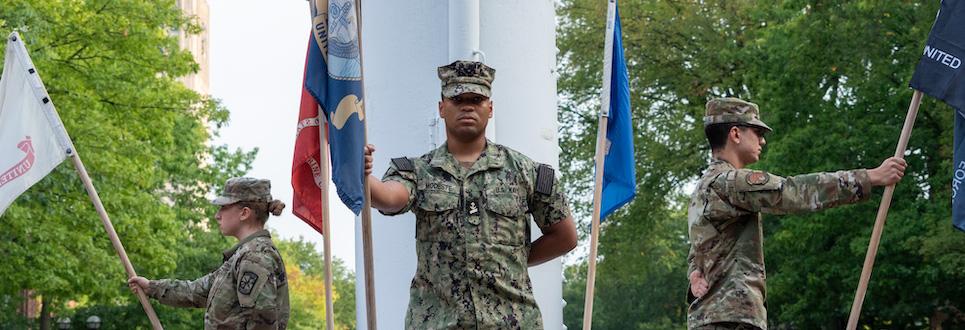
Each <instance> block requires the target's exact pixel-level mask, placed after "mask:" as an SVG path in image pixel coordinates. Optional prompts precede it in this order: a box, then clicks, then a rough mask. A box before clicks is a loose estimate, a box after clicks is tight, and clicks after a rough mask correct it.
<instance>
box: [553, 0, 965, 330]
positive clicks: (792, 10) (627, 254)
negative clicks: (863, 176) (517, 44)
mask: <svg viewBox="0 0 965 330" xmlns="http://www.w3.org/2000/svg"><path fill="white" fill-rule="evenodd" d="M619 5H620V13H621V16H622V17H621V18H622V24H623V33H624V35H623V40H624V47H625V56H626V59H627V63H628V67H629V71H630V74H629V75H630V89H631V98H632V100H631V103H632V105H633V114H632V116H633V118H634V130H635V132H636V137H635V141H634V142H635V144H636V163H637V164H636V165H637V173H638V178H637V181H638V182H637V192H638V197H637V198H636V199H635V200H634V202H633V203H632V204H631V205H630V206H628V207H627V208H625V209H624V210H623V211H622V212H620V213H618V214H616V215H615V216H611V217H610V218H609V219H607V220H606V221H605V223H604V226H603V230H602V232H601V237H600V255H601V256H600V263H599V265H598V277H597V278H598V281H597V283H596V286H597V289H596V297H595V303H594V317H593V321H594V325H595V326H596V327H600V328H606V329H646V328H682V327H684V326H685V324H686V308H687V306H686V303H685V299H684V298H685V293H686V288H687V282H686V274H685V272H686V254H687V249H688V246H689V245H688V243H687V241H686V240H687V232H686V230H687V228H686V226H687V225H686V209H685V208H684V207H683V206H685V205H686V203H687V202H688V198H689V197H688V195H689V193H690V190H691V189H693V186H692V183H693V182H694V180H695V179H696V178H697V177H698V176H699V174H700V172H701V171H702V170H703V168H704V167H705V166H706V164H707V161H708V159H709V151H708V147H707V143H706V142H705V139H704V137H703V122H702V116H703V111H704V103H705V102H706V101H707V100H708V99H710V98H713V97H723V96H734V97H740V98H743V99H746V100H749V101H752V102H755V103H757V104H758V105H760V107H761V111H762V118H763V120H764V121H765V122H767V123H768V124H769V125H770V126H772V127H773V128H774V133H773V134H771V135H769V136H768V137H767V142H768V144H767V147H766V150H765V153H764V156H763V159H762V160H761V161H760V162H759V163H758V164H755V166H753V167H754V168H758V169H764V170H767V171H770V172H773V173H776V174H779V175H794V174H801V173H808V172H815V171H833V170H839V169H851V168H871V167H875V166H877V165H878V164H879V163H880V162H881V160H883V159H884V158H887V157H889V156H891V155H893V153H894V149H893V148H894V146H895V144H896V142H897V137H898V134H899V132H900V130H901V125H902V122H903V121H904V117H905V112H906V109H907V106H908V103H909V100H910V99H911V94H912V91H911V90H909V88H908V81H909V80H910V78H911V74H912V72H913V70H914V67H915V65H916V64H917V62H918V59H919V57H920V56H921V49H922V48H923V45H924V40H925V39H926V37H927V34H928V31H929V30H930V27H931V23H932V22H933V20H934V17H935V13H936V12H937V9H938V2H937V1H889V2H887V3H886V4H882V3H879V2H875V1H779V2H766V1H645V0H624V1H620V3H619ZM605 6H606V3H605V2H604V1H590V0H564V1H562V4H561V6H560V7H559V11H558V13H559V16H560V25H559V28H558V41H557V44H558V47H559V48H560V56H559V62H560V68H559V71H560V73H561V77H560V81H559V88H560V93H561V99H562V102H561V114H560V117H561V118H560V120H561V122H562V124H563V134H562V135H563V136H562V139H561V143H562V144H563V149H564V150H567V151H569V152H567V153H564V154H563V155H562V164H563V166H562V167H563V170H564V171H565V172H566V174H567V175H566V177H567V178H568V179H567V181H566V184H567V186H568V188H569V190H570V192H571V193H573V194H576V195H579V196H586V195H588V194H589V188H590V187H591V184H592V183H591V182H590V181H589V180H590V179H589V178H591V175H590V174H591V172H592V161H591V160H592V156H593V152H594V150H593V143H594V141H595V138H596V120H597V118H596V113H597V109H598V107H599V101H598V96H597V95H599V91H600V85H601V84H600V77H601V69H602V60H601V59H602V49H603V35H604V32H603V28H604V19H605V15H606V7H605ZM951 116H952V111H951V109H950V108H949V107H948V106H947V105H945V104H943V103H941V102H938V101H935V100H933V99H931V98H928V97H926V100H925V101H924V102H923V104H922V106H921V110H920V113H919V116H918V121H917V123H916V126H915V129H914V132H913V135H912V138H911V141H910V144H909V151H908V152H907V153H906V155H905V157H906V159H907V160H908V161H909V164H910V168H909V170H908V172H906V176H905V179H904V180H903V181H902V182H901V184H899V185H898V188H897V191H896V193H895V200H894V202H893V203H892V206H891V211H890V213H889V217H888V225H887V226H886V228H885V232H884V235H883V239H882V242H881V246H880V249H879V252H878V257H877V260H876V264H875V268H874V273H873V274H874V275H873V277H872V280H871V285H870V288H869V291H868V295H867V298H866V299H865V302H864V308H863V311H862V317H861V323H862V324H864V325H866V326H870V327H872V328H875V329H878V328H926V327H928V326H929V324H930V323H933V324H932V325H935V324H934V323H936V322H938V321H937V320H938V319H941V318H947V320H946V321H945V323H944V326H946V327H949V326H955V325H957V326H963V324H965V316H963V314H962V313H961V312H960V311H961V310H962V309H963V308H965V299H963V298H962V297H965V292H963V287H962V286H960V285H956V284H954V283H961V282H962V281H965V273H963V272H961V269H965V267H963V266H965V265H963V261H962V260H965V235H962V234H961V233H959V232H955V231H954V230H953V229H952V227H951V226H950V207H949V202H948V201H949V199H950V195H951V188H950V184H949V182H950V179H951V173H952V166H951V158H952V146H951V144H952V136H951V134H952V125H951V119H952V117H951ZM880 192H881V190H880V189H878V190H876V192H875V193H876V194H875V195H874V196H872V198H871V202H868V203H863V204H860V205H855V206H849V207H842V208H839V209H834V210H828V211H823V212H820V213H814V214H805V215H796V216H784V217H775V216H765V218H764V221H765V226H764V227H765V245H764V248H765V255H766V261H767V266H768V267H767V268H768V313H769V320H770V322H771V323H772V324H774V325H778V326H790V327H795V328H800V329H839V328H843V327H844V325H845V324H846V321H847V317H848V313H849V311H850V306H851V302H852V299H853V298H854V291H855V289H856V287H857V282H858V276H859V274H860V271H861V265H862V262H863V259H864V256H865V252H866V249H867V247H868V241H869V237H870V232H871V227H872V224H873V222H874V218H875V212H876V209H877V204H878V203H877V201H879V200H880ZM586 208H587V205H582V206H581V207H580V208H578V209H579V210H582V211H584V213H586V212H585V211H586ZM576 267H585V266H576ZM580 272H583V273H585V271H575V270H572V271H571V270H568V273H567V275H568V276H567V281H566V289H565V290H564V292H565V299H566V300H567V302H568V305H567V307H566V315H567V320H566V324H567V326H568V327H569V328H575V327H579V326H580V325H581V324H582V307H583V306H582V301H583V289H582V287H581V286H583V285H585V275H583V276H582V277H581V276H578V274H580ZM571 273H572V275H573V276H572V277H570V276H569V275H571ZM576 309H579V312H576ZM956 311H958V312H956ZM956 313H957V314H956ZM933 318H934V319H935V320H936V321H931V319H933ZM956 318H957V320H956Z"/></svg>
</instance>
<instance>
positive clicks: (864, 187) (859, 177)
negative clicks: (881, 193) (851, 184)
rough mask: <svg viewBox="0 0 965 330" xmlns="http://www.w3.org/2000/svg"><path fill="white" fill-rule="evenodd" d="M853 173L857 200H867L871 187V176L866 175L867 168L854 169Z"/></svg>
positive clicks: (869, 196)
mask: <svg viewBox="0 0 965 330" xmlns="http://www.w3.org/2000/svg"><path fill="white" fill-rule="evenodd" d="M853 174H854V179H855V180H854V181H855V190H857V191H856V195H857V197H858V200H859V201H864V200H868V199H869V198H871V188H872V185H871V177H870V176H868V170H866V169H859V170H854V171H853Z"/></svg>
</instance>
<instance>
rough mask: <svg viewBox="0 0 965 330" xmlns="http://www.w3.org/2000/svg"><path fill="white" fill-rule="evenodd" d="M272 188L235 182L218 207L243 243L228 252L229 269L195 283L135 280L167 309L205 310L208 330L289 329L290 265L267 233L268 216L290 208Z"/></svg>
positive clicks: (227, 229)
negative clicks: (287, 275) (287, 273)
mask: <svg viewBox="0 0 965 330" xmlns="http://www.w3.org/2000/svg"><path fill="white" fill-rule="evenodd" d="M270 190H271V183H270V182H269V181H268V180H259V179H253V178H232V179H229V180H228V182H227V183H225V187H224V192H223V193H222V194H221V196H219V197H218V198H216V199H214V200H213V201H212V203H213V204H215V205H220V206H221V209H219V210H218V213H217V214H216V215H215V218H216V219H217V220H218V225H219V228H220V230H221V233H222V234H223V235H225V236H234V237H236V238H238V240H239V242H238V244H237V245H235V246H234V247H232V248H231V249H228V250H226V251H224V263H223V264H222V265H221V267H219V268H218V269H216V270H215V271H213V272H211V273H209V274H207V275H205V276H203V277H201V278H199V279H196V280H194V281H184V280H167V279H165V280H148V279H145V278H143V277H140V276H138V277H134V278H131V279H130V281H129V283H130V285H131V288H132V289H141V290H144V292H145V293H146V294H147V295H148V296H149V297H151V298H154V299H157V300H158V301H160V302H161V303H162V304H165V305H171V306H177V307H197V308H205V309H206V310H205V313H204V328H205V329H285V328H286V327H287V324H288V314H289V306H288V282H287V278H286V275H285V264H284V262H283V261H282V259H281V255H280V254H279V253H278V249H276V248H275V245H274V244H272V242H271V235H270V234H269V233H268V231H267V230H265V229H264V226H265V221H267V220H268V213H269V212H270V213H272V214H274V215H276V216H277V215H280V214H281V211H282V210H283V209H284V208H285V204H284V203H282V202H281V201H279V200H272V198H271V191H270Z"/></svg>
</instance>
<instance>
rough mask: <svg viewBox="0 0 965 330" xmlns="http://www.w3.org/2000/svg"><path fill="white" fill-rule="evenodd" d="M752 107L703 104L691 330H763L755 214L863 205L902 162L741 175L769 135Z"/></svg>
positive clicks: (693, 213)
mask: <svg viewBox="0 0 965 330" xmlns="http://www.w3.org/2000/svg"><path fill="white" fill-rule="evenodd" d="M759 116H760V114H759V111H758V108H757V105H756V104H754V103H749V102H746V101H743V100H739V99H735V98H721V99H713V100H711V101H709V102H707V113H706V116H705V117H704V130H705V133H706V135H707V140H708V142H710V146H711V150H712V152H713V158H714V159H713V161H712V162H711V163H710V166H709V167H708V168H707V170H706V171H705V172H704V174H703V176H701V178H700V181H699V182H698V184H697V188H696V190H695V191H694V193H693V195H692V197H691V202H690V208H689V211H688V214H687V220H688V222H689V229H690V242H691V248H690V255H689V257H688V263H689V277H690V284H691V285H690V291H689V294H688V300H689V303H690V308H689V311H688V317H687V324H688V327H689V328H690V329H767V313H766V310H765V308H764V305H765V278H766V277H765V274H764V253H763V234H762V231H761V217H760V213H762V212H763V213H770V214H786V213H799V212H810V211H817V210H821V209H826V208H830V207H835V206H839V205H844V204H852V203H857V202H860V201H864V200H867V199H868V197H869V196H870V195H871V187H872V186H887V185H892V184H894V183H896V182H898V180H900V179H901V177H902V175H904V170H905V166H906V164H905V161H904V160H902V159H900V158H894V157H892V158H888V159H886V160H885V161H884V162H882V163H881V166H879V167H878V168H875V169H871V170H864V169H858V170H851V171H839V172H833V173H812V174H805V175H799V176H793V177H788V178H782V177H779V176H776V175H773V174H770V173H767V172H763V171H756V170H750V169H746V168H744V167H745V166H747V165H750V164H753V163H755V162H757V161H758V159H759V158H760V153H761V148H762V147H763V146H764V144H765V143H766V141H765V140H764V134H765V133H768V132H770V131H771V128H770V127H768V126H767V125H766V124H764V122H763V121H761V120H760V118H759Z"/></svg>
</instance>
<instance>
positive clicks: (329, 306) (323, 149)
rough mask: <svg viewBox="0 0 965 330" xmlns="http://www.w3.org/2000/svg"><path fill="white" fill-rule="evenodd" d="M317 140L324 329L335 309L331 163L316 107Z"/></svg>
mask: <svg viewBox="0 0 965 330" xmlns="http://www.w3.org/2000/svg"><path fill="white" fill-rule="evenodd" d="M318 110H319V112H318V141H319V153H318V157H319V162H320V166H319V167H321V169H322V182H321V184H322V185H324V186H323V187H318V188H319V189H321V191H322V245H323V247H324V249H325V252H324V253H325V329H326V330H335V310H334V304H333V296H332V239H331V227H330V226H329V223H328V222H329V221H331V220H332V218H331V217H330V216H329V211H328V204H329V203H328V183H329V182H331V181H332V168H331V166H332V163H331V161H330V160H329V159H330V158H329V155H328V153H329V149H328V134H326V133H328V130H327V129H326V128H327V127H328V120H326V119H325V115H324V114H322V112H321V111H320V110H321V109H318Z"/></svg>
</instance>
